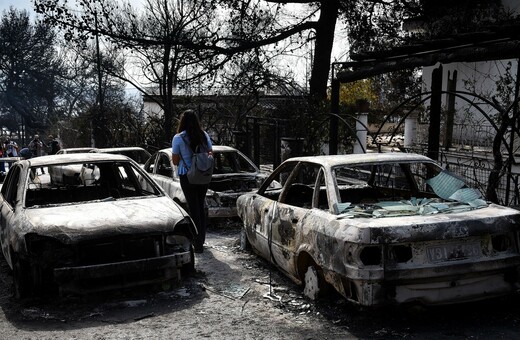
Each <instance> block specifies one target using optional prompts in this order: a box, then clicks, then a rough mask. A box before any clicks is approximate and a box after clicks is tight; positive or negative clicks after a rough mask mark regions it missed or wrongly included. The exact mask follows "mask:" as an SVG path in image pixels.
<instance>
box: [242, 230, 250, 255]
mask: <svg viewBox="0 0 520 340" xmlns="http://www.w3.org/2000/svg"><path fill="white" fill-rule="evenodd" d="M240 250H242V251H246V250H251V243H250V242H249V239H248V238H247V233H246V228H244V227H242V228H241V229H240Z"/></svg>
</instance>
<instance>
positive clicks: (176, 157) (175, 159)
mask: <svg viewBox="0 0 520 340" xmlns="http://www.w3.org/2000/svg"><path fill="white" fill-rule="evenodd" d="M180 160H181V155H179V154H175V153H173V154H172V162H173V165H179V162H180Z"/></svg>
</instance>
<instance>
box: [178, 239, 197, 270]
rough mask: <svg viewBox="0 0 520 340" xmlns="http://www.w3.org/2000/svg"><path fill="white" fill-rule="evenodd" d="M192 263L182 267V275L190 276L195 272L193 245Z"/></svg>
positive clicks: (191, 248) (191, 249) (191, 252)
mask: <svg viewBox="0 0 520 340" xmlns="http://www.w3.org/2000/svg"><path fill="white" fill-rule="evenodd" d="M190 259H191V261H190V263H186V264H184V265H182V267H181V275H189V274H191V273H193V272H195V252H194V250H193V245H192V246H190Z"/></svg>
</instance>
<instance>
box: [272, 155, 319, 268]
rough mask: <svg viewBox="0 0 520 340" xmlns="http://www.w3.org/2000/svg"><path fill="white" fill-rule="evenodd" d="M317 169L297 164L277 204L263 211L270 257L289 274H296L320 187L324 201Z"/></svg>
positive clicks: (315, 165) (311, 224) (314, 165)
mask: <svg viewBox="0 0 520 340" xmlns="http://www.w3.org/2000/svg"><path fill="white" fill-rule="evenodd" d="M320 169H321V167H320V166H319V165H317V164H313V163H308V162H299V163H298V164H297V165H296V166H295V167H294V169H293V170H292V171H291V173H290V174H289V175H288V177H287V178H286V179H285V180H284V184H283V188H282V191H281V193H280V196H279V198H278V201H277V203H276V204H272V205H271V206H270V207H269V208H268V211H265V209H264V213H265V215H264V216H263V221H266V223H267V225H266V226H265V230H266V233H267V235H266V238H267V240H268V251H269V257H270V258H271V261H273V262H275V263H276V265H277V266H279V267H280V268H281V269H282V270H284V271H286V272H287V273H290V274H291V275H296V271H297V269H296V263H295V258H296V255H297V252H298V250H299V248H300V247H301V245H302V243H307V242H306V238H307V237H309V236H310V235H311V234H312V232H311V228H312V227H313V226H314V225H313V223H314V222H315V221H313V220H312V219H309V221H308V218H309V217H310V216H312V215H313V207H314V206H315V205H317V204H318V198H319V195H320V193H319V191H320V188H322V189H323V190H324V192H323V193H321V195H324V197H325V200H326V191H325V190H326V189H325V187H324V186H323V187H322V186H320V185H318V186H317V185H316V184H317V183H318V182H317V179H318V174H319V173H320ZM315 187H317V188H316V190H317V192H316V194H315ZM316 197H318V198H316ZM307 244H310V242H308V243H307Z"/></svg>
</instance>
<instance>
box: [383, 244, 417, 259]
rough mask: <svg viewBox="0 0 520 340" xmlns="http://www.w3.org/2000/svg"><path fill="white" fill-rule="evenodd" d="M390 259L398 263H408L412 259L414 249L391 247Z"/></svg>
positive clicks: (399, 246)
mask: <svg viewBox="0 0 520 340" xmlns="http://www.w3.org/2000/svg"><path fill="white" fill-rule="evenodd" d="M388 257H389V259H391V260H393V261H395V262H397V263H406V262H408V261H410V260H411V259H412V247H411V246H409V245H394V246H391V247H390V250H389V253H388Z"/></svg>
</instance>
